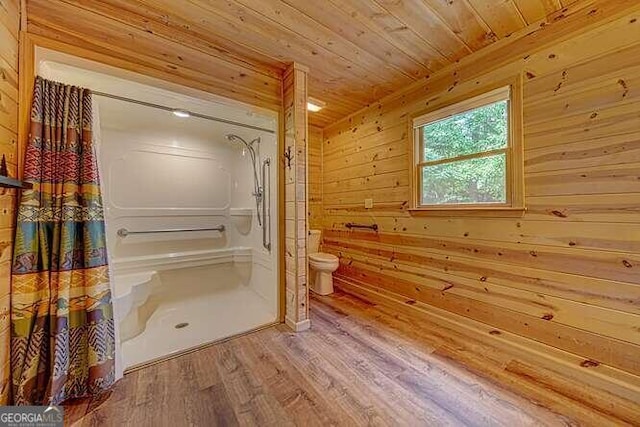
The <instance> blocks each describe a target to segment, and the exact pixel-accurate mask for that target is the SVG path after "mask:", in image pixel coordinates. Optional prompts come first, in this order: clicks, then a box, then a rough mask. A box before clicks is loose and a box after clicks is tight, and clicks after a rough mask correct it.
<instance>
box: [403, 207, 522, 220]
mask: <svg viewBox="0 0 640 427" xmlns="http://www.w3.org/2000/svg"><path fill="white" fill-rule="evenodd" d="M526 210H527V209H526V208H524V207H522V208H513V207H502V206H483V207H472V206H470V207H455V208H452V207H442V208H431V207H429V208H411V209H409V210H408V211H409V213H410V214H411V215H412V216H448V217H468V216H473V217H486V218H520V217H522V216H524V213H525V212H526Z"/></svg>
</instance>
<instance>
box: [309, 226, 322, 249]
mask: <svg viewBox="0 0 640 427" xmlns="http://www.w3.org/2000/svg"><path fill="white" fill-rule="evenodd" d="M319 251H320V230H309V238H308V239H307V252H308V253H310V254H315V253H318V252H319Z"/></svg>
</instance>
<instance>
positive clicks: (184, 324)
mask: <svg viewBox="0 0 640 427" xmlns="http://www.w3.org/2000/svg"><path fill="white" fill-rule="evenodd" d="M187 326H189V324H188V323H187V322H182V323H178V324H177V325H176V326H174V328H176V329H182V328H186V327H187Z"/></svg>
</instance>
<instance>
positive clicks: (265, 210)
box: [262, 157, 271, 252]
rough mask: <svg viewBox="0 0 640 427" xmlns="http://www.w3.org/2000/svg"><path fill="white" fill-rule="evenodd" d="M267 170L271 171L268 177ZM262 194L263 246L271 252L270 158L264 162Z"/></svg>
mask: <svg viewBox="0 0 640 427" xmlns="http://www.w3.org/2000/svg"><path fill="white" fill-rule="evenodd" d="M267 168H268V169H269V176H268V177H267ZM262 192H263V197H262V246H264V248H265V249H266V250H268V251H269V252H271V159H270V158H269V157H267V158H266V159H264V161H263V162H262ZM267 214H268V215H267ZM267 228H268V229H269V232H268V233H267ZM267 234H268V239H267Z"/></svg>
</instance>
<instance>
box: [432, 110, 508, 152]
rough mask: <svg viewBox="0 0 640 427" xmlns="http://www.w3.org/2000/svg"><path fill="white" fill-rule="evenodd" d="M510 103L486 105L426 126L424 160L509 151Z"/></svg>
mask: <svg viewBox="0 0 640 427" xmlns="http://www.w3.org/2000/svg"><path fill="white" fill-rule="evenodd" d="M507 102H508V101H506V100H505V101H500V102H496V103H494V104H489V105H485V106H482V107H480V108H476V109H474V110H469V111H465V112H464V113H460V114H456V115H455V116H451V117H448V118H446V119H443V120H440V121H437V122H433V123H430V124H428V125H425V126H424V127H423V128H422V129H423V132H424V151H425V152H424V153H423V156H424V157H423V160H425V161H432V160H440V159H449V158H452V157H458V156H463V155H465V154H474V153H482V152H484V151H489V150H495V149H498V148H504V147H506V146H507V130H508V125H507V123H508V120H507Z"/></svg>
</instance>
